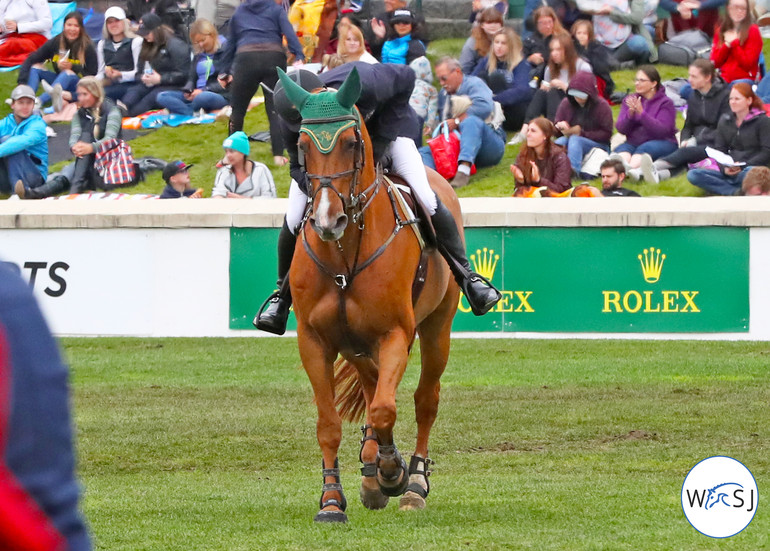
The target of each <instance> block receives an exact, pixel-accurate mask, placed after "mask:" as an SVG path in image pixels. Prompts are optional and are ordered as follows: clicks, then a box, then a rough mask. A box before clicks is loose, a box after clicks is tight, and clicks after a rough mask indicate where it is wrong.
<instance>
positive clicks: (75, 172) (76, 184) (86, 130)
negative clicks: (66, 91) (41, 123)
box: [15, 76, 123, 199]
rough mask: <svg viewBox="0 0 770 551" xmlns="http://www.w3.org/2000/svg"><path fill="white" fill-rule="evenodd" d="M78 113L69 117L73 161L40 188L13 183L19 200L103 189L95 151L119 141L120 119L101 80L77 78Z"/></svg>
mask: <svg viewBox="0 0 770 551" xmlns="http://www.w3.org/2000/svg"><path fill="white" fill-rule="evenodd" d="M77 98H78V107H79V109H78V111H77V113H75V116H74V117H72V125H71V131H70V140H69V145H70V151H72V154H73V155H75V157H76V159H75V162H74V163H73V164H70V165H67V166H66V167H65V168H64V169H63V170H62V172H61V173H59V174H56V175H52V176H50V177H49V178H48V181H47V182H46V183H45V184H43V185H42V186H38V187H35V188H29V187H27V186H25V185H24V184H23V183H22V182H17V184H16V189H15V191H16V194H17V195H18V196H19V197H21V198H22V199H43V198H44V197H50V196H52V195H57V194H59V193H61V192H62V191H64V190H65V189H67V187H69V188H70V193H82V192H83V191H86V190H91V189H97V188H101V187H102V186H103V181H102V177H101V176H100V175H99V172H98V171H97V170H96V168H95V167H94V161H95V159H96V152H97V150H98V149H99V147H100V146H101V145H102V144H103V143H104V142H106V141H107V140H110V139H119V138H120V136H121V133H122V128H121V123H122V121H123V117H122V115H121V112H120V109H118V107H117V106H116V105H115V104H114V103H113V102H112V100H111V99H109V98H107V97H106V96H105V95H104V87H103V86H102V81H101V80H98V79H97V78H96V77H95V76H87V77H83V78H82V79H80V82H78V86H77Z"/></svg>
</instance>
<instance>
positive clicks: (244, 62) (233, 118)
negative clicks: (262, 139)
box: [230, 52, 286, 156]
mask: <svg viewBox="0 0 770 551" xmlns="http://www.w3.org/2000/svg"><path fill="white" fill-rule="evenodd" d="M278 67H280V68H281V69H283V70H284V71H285V70H286V55H285V54H283V53H282V52H240V53H237V54H235V61H233V71H232V72H233V82H232V84H231V85H230V86H231V88H232V95H231V97H230V105H232V107H233V113H232V115H230V133H231V134H232V133H233V132H237V131H238V130H243V119H244V117H245V116H246V109H247V108H248V107H249V102H250V101H251V98H252V97H254V94H256V93H257V90H258V89H259V84H260V83H264V84H265V86H267V87H269V88H270V89H271V90H273V89H274V88H275V85H276V83H277V82H278V71H277V70H276V69H277V68H278ZM265 111H266V112H267V120H268V122H269V123H270V146H271V149H272V150H273V156H278V155H283V149H284V148H283V139H282V137H281V131H280V128H279V126H278V119H277V117H278V115H277V114H276V112H275V109H274V108H273V95H272V94H270V93H265Z"/></svg>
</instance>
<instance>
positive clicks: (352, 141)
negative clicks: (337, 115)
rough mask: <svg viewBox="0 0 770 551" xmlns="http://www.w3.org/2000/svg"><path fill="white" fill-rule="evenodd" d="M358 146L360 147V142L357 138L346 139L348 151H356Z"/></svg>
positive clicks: (345, 143) (345, 144)
mask: <svg viewBox="0 0 770 551" xmlns="http://www.w3.org/2000/svg"><path fill="white" fill-rule="evenodd" d="M356 145H358V140H356V139H355V138H346V139H345V142H344V146H345V149H347V150H350V151H352V150H354V149H355V148H356Z"/></svg>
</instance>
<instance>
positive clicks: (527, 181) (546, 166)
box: [511, 117, 572, 193]
mask: <svg viewBox="0 0 770 551" xmlns="http://www.w3.org/2000/svg"><path fill="white" fill-rule="evenodd" d="M555 132H556V128H555V127H554V125H553V123H552V122H551V121H549V120H548V119H546V118H545V117H538V118H536V119H534V120H533V121H532V122H531V123H530V124H529V126H528V127H527V138H526V141H525V142H524V145H522V146H521V151H520V152H519V155H518V156H517V157H516V162H515V164H512V165H511V173H512V174H513V179H514V181H515V182H516V187H519V186H533V187H542V186H545V187H547V188H548V189H549V190H551V191H553V192H556V193H561V192H563V191H566V190H568V189H569V188H570V187H572V186H571V184H570V176H571V173H572V167H571V166H570V164H569V159H568V158H567V154H566V153H565V152H564V149H563V148H562V147H561V146H559V145H556V144H555V143H553V140H552V138H553V135H554V133H555Z"/></svg>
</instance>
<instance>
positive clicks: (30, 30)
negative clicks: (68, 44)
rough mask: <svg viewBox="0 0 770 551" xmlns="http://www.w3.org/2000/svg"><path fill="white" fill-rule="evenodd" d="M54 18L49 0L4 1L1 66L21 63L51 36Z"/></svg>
mask: <svg viewBox="0 0 770 551" xmlns="http://www.w3.org/2000/svg"><path fill="white" fill-rule="evenodd" d="M52 26H53V18H52V17H51V10H50V9H49V8H48V2H46V1H45V0H4V1H3V2H0V32H1V33H2V35H1V36H2V43H0V67H14V66H16V65H21V64H22V63H24V61H25V60H26V59H27V56H28V55H29V54H31V53H32V52H34V51H35V50H37V49H38V48H39V47H40V46H42V45H43V44H45V41H46V40H47V39H48V37H49V36H51V27H52Z"/></svg>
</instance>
